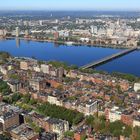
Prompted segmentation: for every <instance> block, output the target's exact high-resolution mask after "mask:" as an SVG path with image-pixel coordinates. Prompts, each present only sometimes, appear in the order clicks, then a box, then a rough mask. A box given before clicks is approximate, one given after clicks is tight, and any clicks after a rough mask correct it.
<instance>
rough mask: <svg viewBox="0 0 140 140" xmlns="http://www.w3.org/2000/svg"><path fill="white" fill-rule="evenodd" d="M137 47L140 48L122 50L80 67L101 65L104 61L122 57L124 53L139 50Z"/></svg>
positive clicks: (86, 67)
mask: <svg viewBox="0 0 140 140" xmlns="http://www.w3.org/2000/svg"><path fill="white" fill-rule="evenodd" d="M137 49H138V48H131V49H126V50H124V51H121V52H119V53H116V54H113V55H111V56H107V57H105V58H102V59H100V60H97V61H94V62H91V63H89V64H87V65H84V66H81V67H80V68H81V69H88V68H91V67H96V66H99V65H101V64H103V63H106V62H108V61H111V60H113V59H116V58H118V57H121V56H123V55H126V54H128V53H131V52H133V51H135V50H137Z"/></svg>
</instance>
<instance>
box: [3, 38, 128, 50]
mask: <svg viewBox="0 0 140 140" xmlns="http://www.w3.org/2000/svg"><path fill="white" fill-rule="evenodd" d="M4 39H20V40H27V41H35V42H49V43H55V44H60V45H67V46H88V47H102V48H112V49H130V47H127V46H116V45H112V44H108V45H101V44H89V43H77V42H71V41H70V42H66V41H57V40H46V39H44V40H41V39H34V38H24V37H18V38H17V37H6V38H3V40H4Z"/></svg>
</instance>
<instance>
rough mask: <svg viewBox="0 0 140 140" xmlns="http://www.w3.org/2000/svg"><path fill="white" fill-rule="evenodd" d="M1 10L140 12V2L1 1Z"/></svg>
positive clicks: (135, 0) (132, 0) (72, 0)
mask: <svg viewBox="0 0 140 140" xmlns="http://www.w3.org/2000/svg"><path fill="white" fill-rule="evenodd" d="M0 10H121V11H123V10H125V11H126V10H133V11H140V0H0Z"/></svg>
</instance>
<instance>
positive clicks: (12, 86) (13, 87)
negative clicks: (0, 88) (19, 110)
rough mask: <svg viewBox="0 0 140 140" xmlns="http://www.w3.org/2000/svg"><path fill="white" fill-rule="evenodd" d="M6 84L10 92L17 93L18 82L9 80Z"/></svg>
mask: <svg viewBox="0 0 140 140" xmlns="http://www.w3.org/2000/svg"><path fill="white" fill-rule="evenodd" d="M7 84H8V85H9V86H10V89H11V91H12V92H17V91H19V89H20V82H19V81H18V80H13V79H12V80H9V81H8V82H7Z"/></svg>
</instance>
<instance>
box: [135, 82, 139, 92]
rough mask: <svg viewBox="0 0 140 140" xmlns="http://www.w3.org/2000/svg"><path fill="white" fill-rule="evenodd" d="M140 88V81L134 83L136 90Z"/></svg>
mask: <svg viewBox="0 0 140 140" xmlns="http://www.w3.org/2000/svg"><path fill="white" fill-rule="evenodd" d="M139 90H140V83H135V84H134V91H135V92H138V91H139Z"/></svg>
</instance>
